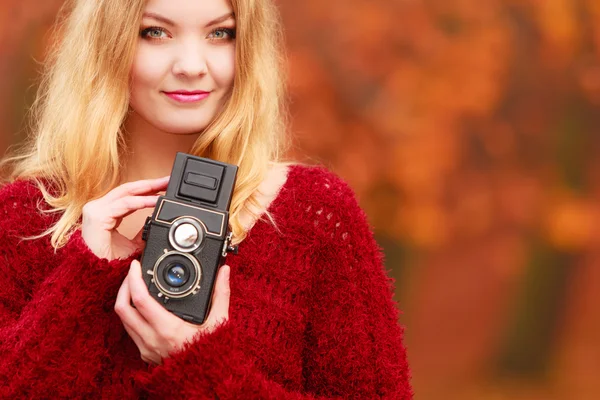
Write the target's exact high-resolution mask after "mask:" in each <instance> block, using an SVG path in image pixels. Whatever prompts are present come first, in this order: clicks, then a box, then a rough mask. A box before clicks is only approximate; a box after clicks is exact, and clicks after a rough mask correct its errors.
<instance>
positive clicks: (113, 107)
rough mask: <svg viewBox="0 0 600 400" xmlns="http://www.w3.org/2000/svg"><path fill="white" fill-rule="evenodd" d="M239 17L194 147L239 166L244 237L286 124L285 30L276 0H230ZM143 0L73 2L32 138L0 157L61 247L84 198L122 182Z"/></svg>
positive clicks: (45, 77)
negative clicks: (214, 109)
mask: <svg viewBox="0 0 600 400" xmlns="http://www.w3.org/2000/svg"><path fill="white" fill-rule="evenodd" d="M231 4H232V7H233V11H234V13H235V16H236V25H237V28H236V31H237V34H236V43H235V45H236V58H235V63H236V67H235V78H234V84H233V89H232V92H231V96H230V97H229V99H228V100H227V103H226V104H225V105H224V107H223V109H222V110H221V112H220V113H219V115H217V116H216V117H215V119H214V120H213V121H212V123H211V124H210V125H209V126H208V127H207V128H206V129H205V131H204V132H203V133H202V135H200V137H199V138H198V140H197V141H196V143H195V144H194V145H193V147H192V150H191V151H190V153H191V154H194V155H199V156H203V157H208V158H212V159H215V160H219V161H223V162H227V163H231V164H236V165H238V166H239V169H238V177H237V183H236V188H235V191H234V195H233V198H232V201H231V206H230V227H231V229H232V231H233V234H234V238H235V239H234V241H235V242H237V243H239V242H240V241H242V240H243V239H244V237H245V235H246V233H245V230H244V227H243V226H242V224H241V222H240V220H239V216H240V212H241V211H243V210H246V211H248V212H251V213H253V214H255V215H256V210H258V209H260V204H259V203H258V200H257V199H258V193H257V188H258V186H259V184H260V183H261V182H262V181H263V179H264V177H265V176H266V174H267V172H268V169H269V165H270V163H272V162H277V161H279V159H280V157H281V154H282V151H283V149H284V141H285V140H284V132H285V127H286V121H285V112H284V106H283V93H284V83H283V82H284V76H283V71H284V69H283V59H282V55H281V54H282V53H281V51H280V49H281V46H282V43H283V41H282V29H281V27H280V22H279V16H278V12H277V10H276V8H275V6H274V5H273V4H272V3H271V0H231ZM144 7H145V0H101V1H100V0H71V1H68V2H67V4H66V5H65V6H64V7H63V9H62V11H61V13H60V14H59V15H60V17H59V20H58V23H57V25H56V27H57V30H56V32H55V33H56V34H57V37H60V38H62V39H61V40H58V41H56V44H55V45H54V46H53V47H52V48H51V50H50V52H49V55H48V57H47V60H46V68H45V70H44V72H43V74H42V77H41V82H40V87H39V89H38V93H37V97H36V99H35V101H34V103H33V105H32V108H31V109H30V110H29V113H30V114H29V115H30V118H29V120H30V127H29V133H30V134H29V138H28V139H27V140H26V142H25V143H24V145H22V147H21V149H20V151H18V152H17V154H16V155H14V156H12V157H8V158H7V159H5V160H4V161H3V162H2V167H3V168H4V169H6V171H7V172H8V173H6V172H5V174H6V177H5V178H4V181H5V182H10V181H14V180H16V179H32V180H33V181H34V182H35V183H36V185H37V186H38V187H39V189H40V191H41V193H42V194H43V197H44V200H45V201H46V202H47V203H48V205H49V206H50V209H49V210H47V211H46V212H51V213H61V215H60V218H59V219H58V221H57V222H56V223H55V224H54V225H53V226H51V227H50V228H48V230H46V231H45V232H43V233H42V234H40V235H38V236H35V237H34V238H40V237H43V236H46V235H52V237H51V243H52V246H53V247H54V248H55V249H57V248H59V247H62V246H64V244H65V243H66V242H67V240H68V238H69V236H70V234H71V233H72V232H73V231H74V230H75V229H77V228H78V227H79V226H78V224H79V222H78V221H79V218H80V217H81V212H82V208H83V206H84V205H85V204H86V203H87V202H89V201H90V200H93V199H96V198H99V197H102V196H103V195H104V194H106V193H107V192H108V191H110V190H111V189H112V188H114V187H115V186H116V185H117V184H118V182H119V181H120V178H121V174H122V171H121V169H120V166H121V165H123V162H122V157H123V155H124V153H125V152H126V151H127V149H126V146H127V141H126V140H125V139H126V138H125V132H124V130H123V123H124V121H125V118H126V115H127V112H128V108H129V73H130V68H131V65H132V63H133V58H134V53H135V50H136V45H137V40H138V36H139V35H138V31H139V25H140V21H141V17H142V13H143V10H144Z"/></svg>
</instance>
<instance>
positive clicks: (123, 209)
mask: <svg viewBox="0 0 600 400" xmlns="http://www.w3.org/2000/svg"><path fill="white" fill-rule="evenodd" d="M158 198H159V196H128V197H123V198H121V199H119V200H116V201H115V202H114V203H112V204H111V206H110V209H109V215H108V216H109V217H110V218H111V219H121V218H125V217H126V216H128V215H130V214H132V213H134V212H136V211H137V210H141V209H144V208H149V207H156V202H157V201H158Z"/></svg>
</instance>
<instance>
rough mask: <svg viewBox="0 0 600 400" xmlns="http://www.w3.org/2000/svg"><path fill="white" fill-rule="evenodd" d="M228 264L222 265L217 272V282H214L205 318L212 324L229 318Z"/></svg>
mask: <svg viewBox="0 0 600 400" xmlns="http://www.w3.org/2000/svg"><path fill="white" fill-rule="evenodd" d="M229 274H230V268H229V265H223V266H222V267H221V268H220V269H219V272H218V274H217V282H216V283H215V291H214V293H213V299H212V300H213V301H212V306H211V308H210V314H209V315H208V318H207V320H208V321H210V323H209V325H214V324H217V323H219V322H222V321H224V320H227V319H229V297H230V293H231V291H230V287H229Z"/></svg>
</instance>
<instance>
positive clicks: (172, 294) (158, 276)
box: [153, 251, 202, 299]
mask: <svg viewBox="0 0 600 400" xmlns="http://www.w3.org/2000/svg"><path fill="white" fill-rule="evenodd" d="M168 257H170V258H174V260H173V261H172V262H167V263H164V260H165V259H167V258H168ZM182 261H183V262H182ZM186 261H189V262H190V265H188V267H192V270H190V271H189V275H190V277H189V278H188V280H187V281H186V283H184V284H182V286H179V287H177V286H171V288H172V289H178V288H180V287H183V290H178V291H173V290H170V289H169V283H168V282H167V281H166V280H165V279H164V274H165V271H164V269H165V268H170V267H172V266H173V265H174V264H176V263H180V264H187V263H186ZM153 272H154V274H153V275H154V284H155V285H156V287H157V288H158V290H159V291H160V292H162V293H163V294H164V295H165V296H168V297H169V298H172V299H180V298H183V297H187V296H189V295H190V294H191V293H192V292H193V291H194V290H196V289H197V288H198V287H199V285H200V281H201V279H202V268H201V266H200V263H199V262H198V260H196V259H195V258H194V257H193V256H191V255H189V254H187V253H180V252H178V251H170V252H167V253H165V254H163V255H162V256H161V257H160V258H159V259H158V260H156V263H155V264H154V271H153Z"/></svg>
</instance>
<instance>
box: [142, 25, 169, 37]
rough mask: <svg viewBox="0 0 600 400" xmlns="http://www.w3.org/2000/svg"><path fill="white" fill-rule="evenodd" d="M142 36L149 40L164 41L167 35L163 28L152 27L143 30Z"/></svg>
mask: <svg viewBox="0 0 600 400" xmlns="http://www.w3.org/2000/svg"><path fill="white" fill-rule="evenodd" d="M141 36H142V37H143V38H149V39H164V38H165V37H166V36H167V33H166V32H165V31H164V29H162V28H157V27H151V28H146V29H144V30H142V32H141Z"/></svg>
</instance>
